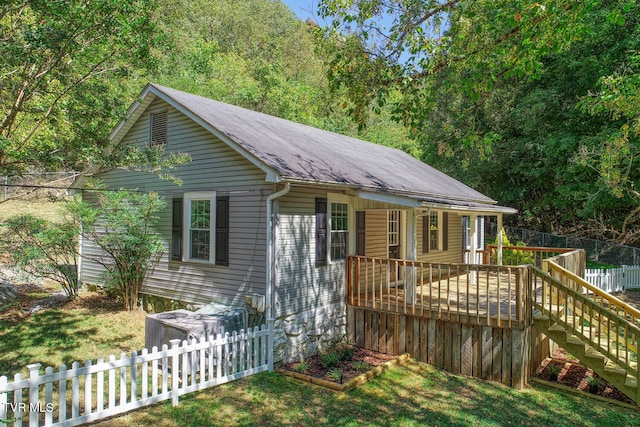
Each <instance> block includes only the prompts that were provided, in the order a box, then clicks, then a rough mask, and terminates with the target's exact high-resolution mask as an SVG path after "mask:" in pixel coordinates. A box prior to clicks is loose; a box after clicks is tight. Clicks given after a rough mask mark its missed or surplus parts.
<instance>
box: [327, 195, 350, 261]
mask: <svg viewBox="0 0 640 427" xmlns="http://www.w3.org/2000/svg"><path fill="white" fill-rule="evenodd" d="M330 226H331V253H330V256H331V259H332V260H340V259H346V258H347V254H348V253H349V251H348V249H349V244H348V242H349V205H348V204H347V203H331V223H330Z"/></svg>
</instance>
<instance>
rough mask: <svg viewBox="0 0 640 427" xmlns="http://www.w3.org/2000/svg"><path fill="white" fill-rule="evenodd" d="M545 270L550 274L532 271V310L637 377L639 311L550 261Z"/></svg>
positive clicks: (639, 372)
mask: <svg viewBox="0 0 640 427" xmlns="http://www.w3.org/2000/svg"><path fill="white" fill-rule="evenodd" d="M548 267H549V268H550V273H551V274H550V275H549V274H547V273H546V272H543V271H541V270H538V269H533V276H534V279H535V280H533V281H532V293H531V297H532V303H533V306H534V308H535V309H537V310H539V311H540V312H541V313H543V314H545V315H547V316H548V317H549V318H551V319H552V320H553V321H554V322H555V323H558V324H560V325H562V326H563V327H564V328H565V329H566V330H567V331H569V332H571V333H572V334H573V335H575V336H577V337H578V338H580V339H581V340H582V341H583V342H586V343H588V344H589V345H590V346H592V347H593V348H594V349H596V350H597V351H599V352H600V353H602V354H604V355H606V356H607V357H609V358H611V359H612V360H613V361H614V362H615V363H616V364H617V365H619V366H620V367H622V368H623V369H624V370H625V371H627V373H629V374H631V375H633V376H634V377H636V378H639V377H640V370H639V367H640V364H638V363H636V362H637V349H638V340H639V339H640V327H639V326H638V316H639V315H640V312H638V311H637V310H635V309H633V308H631V307H629V306H628V305H626V304H624V303H623V302H622V301H620V300H617V298H615V297H612V296H610V295H606V293H605V292H602V291H600V290H599V289H597V288H595V287H593V286H591V285H590V284H589V283H587V282H586V281H584V280H583V279H582V278H580V277H579V276H577V275H574V274H573V273H571V272H569V271H567V270H565V269H564V268H562V267H560V266H559V265H557V264H555V263H553V262H549V264H548ZM558 278H560V280H559V279H558Z"/></svg>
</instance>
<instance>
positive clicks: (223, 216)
mask: <svg viewBox="0 0 640 427" xmlns="http://www.w3.org/2000/svg"><path fill="white" fill-rule="evenodd" d="M216 264H218V265H229V196H223V197H217V198H216Z"/></svg>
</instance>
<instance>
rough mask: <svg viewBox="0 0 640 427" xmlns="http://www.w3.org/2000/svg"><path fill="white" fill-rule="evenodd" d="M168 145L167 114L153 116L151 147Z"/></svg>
mask: <svg viewBox="0 0 640 427" xmlns="http://www.w3.org/2000/svg"><path fill="white" fill-rule="evenodd" d="M166 143H167V112H166V111H164V112H162V113H154V114H151V146H152V147H153V146H154V145H164V144H166Z"/></svg>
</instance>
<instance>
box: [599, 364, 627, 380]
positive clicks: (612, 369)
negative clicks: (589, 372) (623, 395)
mask: <svg viewBox="0 0 640 427" xmlns="http://www.w3.org/2000/svg"><path fill="white" fill-rule="evenodd" d="M604 370H605V371H606V372H607V373H609V374H611V375H615V376H617V377H626V376H627V371H625V370H624V369H622V368H621V367H619V366H618V365H616V364H615V363H614V362H613V361H611V360H607V363H606V364H605V365H604Z"/></svg>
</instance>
